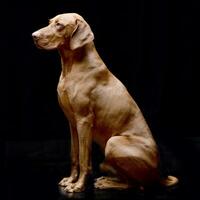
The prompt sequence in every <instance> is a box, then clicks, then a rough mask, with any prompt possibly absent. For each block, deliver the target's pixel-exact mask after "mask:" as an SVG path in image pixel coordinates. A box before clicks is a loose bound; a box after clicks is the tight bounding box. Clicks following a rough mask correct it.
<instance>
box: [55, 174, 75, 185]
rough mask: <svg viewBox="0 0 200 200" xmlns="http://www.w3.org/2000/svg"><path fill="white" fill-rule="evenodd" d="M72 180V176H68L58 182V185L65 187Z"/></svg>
mask: <svg viewBox="0 0 200 200" xmlns="http://www.w3.org/2000/svg"><path fill="white" fill-rule="evenodd" d="M72 182H73V178H72V177H71V176H70V177H65V178H63V179H62V180H61V181H60V182H59V183H58V184H59V185H60V186H63V187H67V186H68V185H69V184H71V183H72Z"/></svg>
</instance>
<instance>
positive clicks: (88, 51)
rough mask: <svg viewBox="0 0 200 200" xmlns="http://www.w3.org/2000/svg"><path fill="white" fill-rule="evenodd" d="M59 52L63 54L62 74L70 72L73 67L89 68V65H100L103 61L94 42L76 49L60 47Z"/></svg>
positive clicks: (77, 68)
mask: <svg viewBox="0 0 200 200" xmlns="http://www.w3.org/2000/svg"><path fill="white" fill-rule="evenodd" d="M59 53H60V55H61V64H62V76H66V75H67V74H69V73H70V72H71V71H72V70H73V68H76V70H79V69H80V70H87V67H98V66H100V65H102V63H103V61H102V59H101V58H100V56H99V54H98V53H97V51H96V48H95V46H94V43H93V42H91V43H89V44H86V45H84V46H83V47H81V48H78V49H76V50H70V49H69V48H66V47H62V48H60V49H59ZM83 63H84V64H83Z"/></svg>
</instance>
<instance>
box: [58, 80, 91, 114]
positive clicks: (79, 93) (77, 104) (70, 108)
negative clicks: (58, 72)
mask: <svg viewBox="0 0 200 200" xmlns="http://www.w3.org/2000/svg"><path fill="white" fill-rule="evenodd" d="M82 81H83V80H82V79H81V78H79V77H77V78H76V77H72V78H71V77H65V78H62V76H61V77H60V80H59V83H58V87H57V92H58V98H59V103H60V105H61V107H62V109H64V112H65V113H67V115H69V114H70V115H71V114H72V115H73V113H74V112H83V111H85V110H87V107H88V100H87V98H86V95H85V93H87V91H86V89H85V88H86V87H85V84H83V83H82Z"/></svg>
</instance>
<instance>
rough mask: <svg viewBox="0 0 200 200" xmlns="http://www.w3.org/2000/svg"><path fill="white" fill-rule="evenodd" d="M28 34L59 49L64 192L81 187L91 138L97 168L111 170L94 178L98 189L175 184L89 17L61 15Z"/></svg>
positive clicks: (88, 169)
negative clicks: (67, 151) (98, 154)
mask: <svg viewBox="0 0 200 200" xmlns="http://www.w3.org/2000/svg"><path fill="white" fill-rule="evenodd" d="M32 36H33V38H34V41H35V43H36V45H37V46H38V47H39V48H42V49H46V50H52V49H58V51H59V53H60V56H61V63H62V72H61V75H60V80H59V83H58V88H57V91H58V100H59V104H60V106H61V108H62V110H63V112H64V114H65V116H66V117H67V118H68V120H69V124H70V131H71V159H72V161H71V175H70V176H69V177H67V178H64V179H63V180H62V181H61V182H60V185H61V186H64V187H65V190H66V191H68V192H80V191H83V190H84V189H85V185H86V181H87V178H88V175H89V174H90V173H91V170H92V167H91V150H92V149H91V145H92V141H93V140H94V141H95V142H97V144H99V145H100V147H101V149H102V151H103V152H104V155H105V161H104V162H103V163H102V164H101V165H100V168H101V169H102V170H103V171H104V172H108V173H109V174H112V178H111V177H101V178H98V179H96V182H95V187H96V188H101V189H102V188H103V189H104V188H117V189H122V188H128V187H131V186H133V185H139V186H145V185H149V184H153V183H156V182H162V183H163V184H165V185H173V184H175V183H176V182H177V181H178V179H177V178H175V177H172V176H168V177H166V178H165V179H162V180H161V178H160V175H159V170H158V163H159V157H158V150H157V146H156V143H155V141H154V139H153V137H152V134H151V131H150V129H149V127H148V125H147V123H146V121H145V119H144V117H143V115H142V113H141V111H140V109H139V108H138V106H137V104H136V103H135V101H134V100H133V98H132V97H131V96H130V95H129V93H128V91H127V90H126V88H125V86H124V85H123V84H122V83H121V82H120V81H119V80H118V79H117V78H116V77H115V76H114V75H113V74H112V73H111V72H110V71H109V70H108V68H107V67H106V65H105V64H104V62H103V61H102V59H101V58H100V56H99V54H98V53H97V51H96V49H95V46H94V42H93V39H94V35H93V33H92V31H91V29H90V26H89V25H88V24H87V22H86V21H85V20H84V19H83V18H82V17H81V16H80V15H78V14H76V13H67V14H60V15H57V16H56V17H54V18H53V19H51V20H50V21H49V25H48V26H47V27H44V28H42V29H40V30H38V31H36V32H34V33H33V34H32Z"/></svg>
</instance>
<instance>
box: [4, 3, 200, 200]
mask: <svg viewBox="0 0 200 200" xmlns="http://www.w3.org/2000/svg"><path fill="white" fill-rule="evenodd" d="M1 10H2V11H3V12H2V13H1V16H2V17H1V19H2V20H1V30H2V31H1V34H2V36H1V48H2V50H1V55H2V58H1V59H2V60H3V62H1V71H2V73H1V81H2V84H1V85H2V86H3V87H2V97H1V98H2V100H3V103H2V104H1V107H2V108H1V110H2V114H1V115H2V120H1V121H2V125H1V127H2V131H1V138H0V142H1V149H2V151H1V152H3V156H4V160H3V167H4V170H5V173H4V175H6V176H4V179H2V180H3V181H2V182H3V185H4V186H6V190H4V192H5V193H6V197H7V198H8V199H14V198H15V199H16V198H21V199H22V198H27V197H28V198H29V199H42V198H44V199H59V198H60V199H61V197H60V195H59V191H58V189H57V185H56V184H57V182H58V181H59V180H60V179H61V178H62V177H63V176H65V175H67V174H69V165H70V156H69V144H70V134H69V128H68V123H67V120H66V119H65V118H64V115H63V113H62V111H61V109H60V108H59V106H58V102H57V94H56V87H57V82H58V78H59V75H60V72H61V66H60V57H59V55H58V52H57V51H50V52H47V51H43V50H39V49H37V48H36V47H35V46H34V44H33V41H32V38H31V33H32V32H34V31H35V30H37V29H39V28H41V27H43V26H46V25H47V23H48V19H50V18H52V17H53V16H55V15H57V14H59V13H65V12H77V13H79V14H81V15H82V16H83V17H84V18H85V19H86V21H87V22H88V23H89V24H90V26H91V28H92V30H93V32H94V35H95V41H94V42H95V45H96V48H97V50H98V52H99V54H100V56H101V57H102V59H103V60H104V61H105V63H106V65H107V66H108V68H109V69H110V70H111V71H112V72H113V73H114V75H116V76H117V77H118V78H119V79H120V80H121V81H122V82H123V83H124V85H125V86H126V87H127V89H128V91H129V92H130V94H131V95H132V96H133V97H134V99H135V100H136V102H137V103H138V105H139V107H140V108H141V110H142V111H143V114H144V116H145V118H146V120H147V122H148V124H149V126H150V128H151V130H152V133H153V135H154V137H155V139H156V141H157V143H158V146H159V148H160V154H161V161H162V162H161V168H162V172H163V173H170V174H174V175H176V176H178V177H179V178H180V181H181V182H180V186H179V188H175V191H176V192H175V193H176V194H174V193H173V192H171V193H170V194H168V193H167V192H164V193H163V194H159V195H161V197H163V198H166V199H168V197H169V196H170V195H171V196H170V198H173V195H181V194H185V193H187V194H189V195H190V194H192V192H193V191H195V188H196V186H197V184H198V182H197V177H198V175H199V171H198V169H199V167H200V165H199V161H198V160H199V152H200V135H199V132H198V129H197V124H198V123H197V120H195V117H193V115H194V112H195V110H196V108H197V104H195V102H194V93H193V87H194V84H193V81H194V78H193V68H194V60H193V43H194V41H196V39H197V38H196V37H195V34H194V27H193V26H194V24H193V19H194V15H195V14H196V10H197V5H195V4H194V3H192V2H190V1H187V2H184V1H179V2H178V1H173V2H170V1H167V0H163V1H144V0H138V1H128V0H124V1H113V3H111V2H109V1H102V0H101V1H100V0H99V1H92V0H90V1H89V0H88V1H82V0H61V1H39V0H34V1H33V0H30V1H6V2H5V3H3V7H2V8H1ZM4 94H5V95H4ZM93 149H94V157H93V165H94V166H95V167H96V168H95V169H96V170H95V172H94V176H95V175H98V173H99V172H98V170H97V166H98V163H99V162H100V161H101V160H102V159H103V156H102V155H101V153H100V152H99V149H98V147H97V146H95V145H94V147H93ZM177 191H178V194H177ZM93 195H94V196H93V197H95V198H97V199H98V195H96V196H95V194H93ZM106 195H108V194H106ZM162 195H163V196H162ZM104 197H105V196H104ZM108 197H109V196H108ZM142 198H144V196H142Z"/></svg>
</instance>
